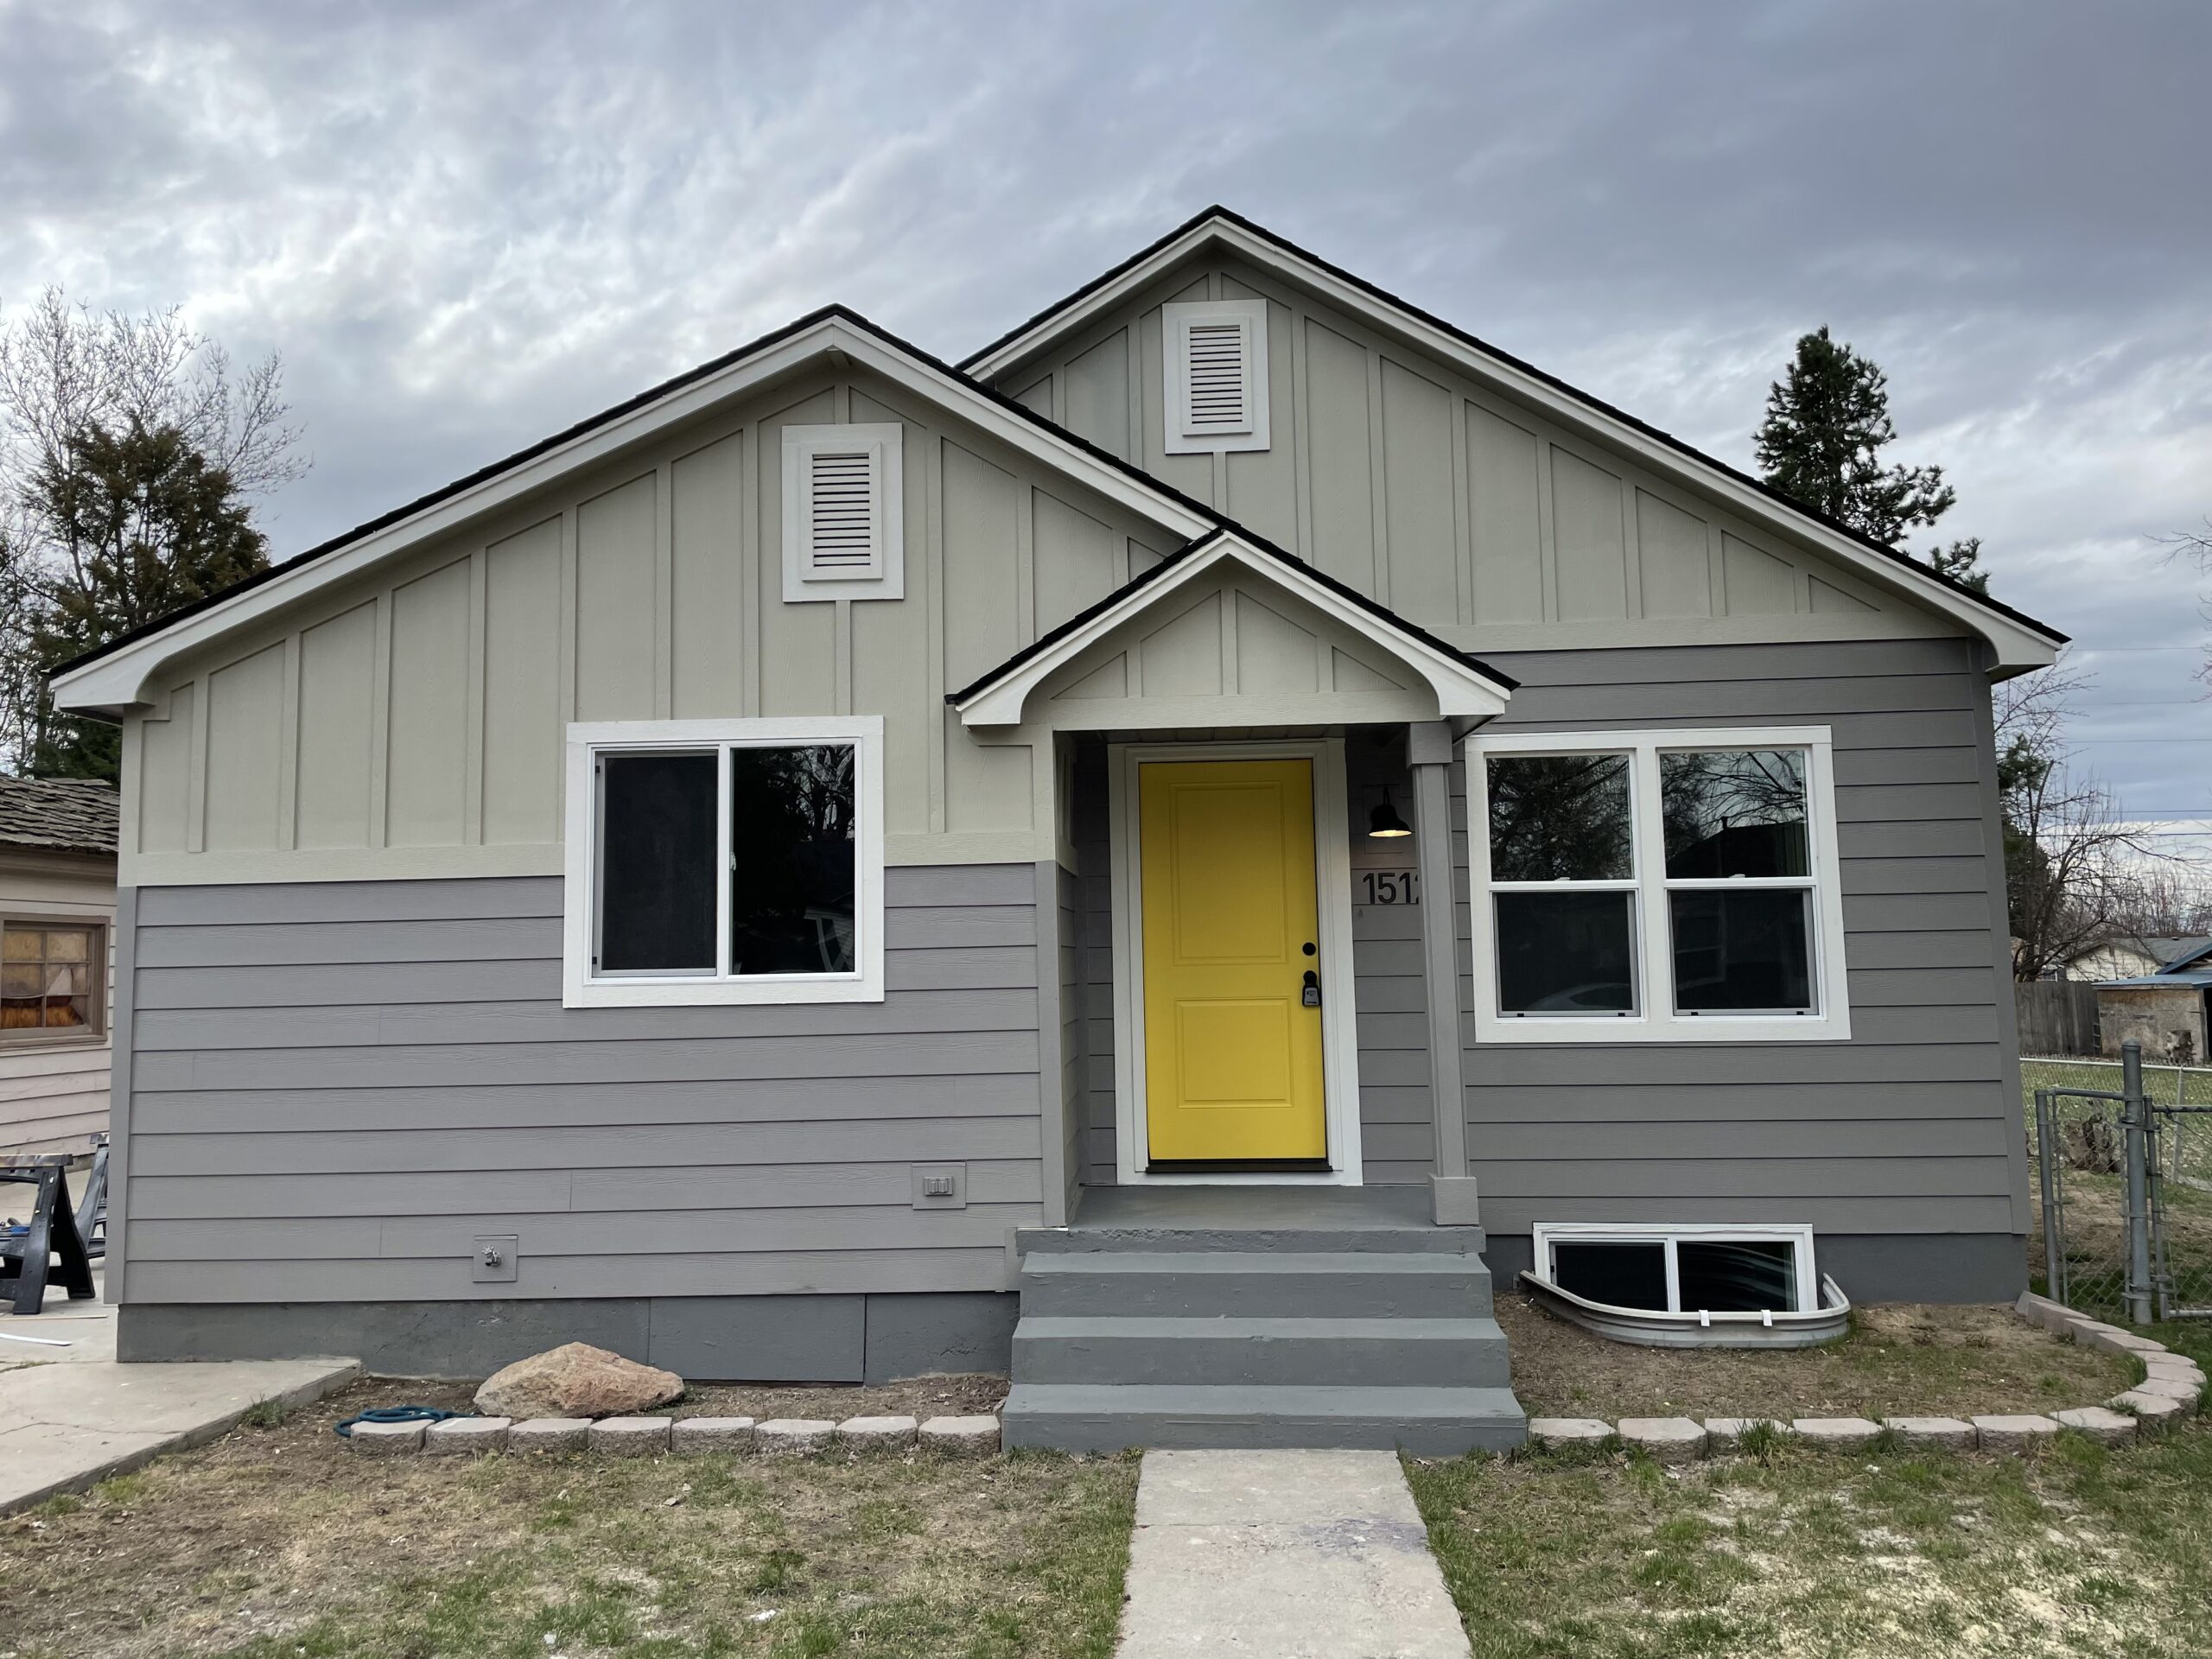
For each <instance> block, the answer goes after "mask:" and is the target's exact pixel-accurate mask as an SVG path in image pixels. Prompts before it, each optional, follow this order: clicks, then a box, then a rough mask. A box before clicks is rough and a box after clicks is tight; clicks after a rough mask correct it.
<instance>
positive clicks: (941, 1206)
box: [914, 1164, 968, 1210]
mask: <svg viewBox="0 0 2212 1659" xmlns="http://www.w3.org/2000/svg"><path fill="white" fill-rule="evenodd" d="M967 1207H968V1166H967V1165H965V1164H916V1165H915V1166H914V1208H915V1209H917V1210H965V1209H966V1208H967Z"/></svg>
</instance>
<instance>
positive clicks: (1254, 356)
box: [1160, 300, 1268, 455]
mask: <svg viewBox="0 0 2212 1659" xmlns="http://www.w3.org/2000/svg"><path fill="white" fill-rule="evenodd" d="M1203 322H1238V323H1242V324H1243V326H1244V339H1245V366H1246V369H1247V372H1248V373H1249V384H1248V385H1247V386H1246V388H1245V391H1246V395H1247V396H1248V397H1249V400H1250V401H1249V404H1248V410H1249V414H1250V415H1251V420H1250V421H1249V423H1248V424H1247V426H1246V428H1245V429H1244V430H1243V431H1242V432H1193V431H1192V430H1191V354H1190V337H1191V325H1192V324H1193V323H1203ZM1160 351H1161V353H1163V354H1164V356H1165V357H1166V362H1165V363H1164V364H1162V365H1161V372H1160V385H1161V388H1162V390H1163V392H1164V395H1165V397H1166V415H1165V418H1164V420H1163V423H1162V426H1161V429H1162V431H1163V432H1164V433H1165V434H1166V448H1167V453H1168V454H1171V455H1206V454H1216V453H1217V452H1218V453H1223V454H1230V453H1242V452H1244V451H1248V450H1257V449H1265V448H1267V447H1268V302H1266V301H1265V300H1185V301H1175V302H1169V303H1168V304H1166V305H1163V306H1161V307H1160Z"/></svg>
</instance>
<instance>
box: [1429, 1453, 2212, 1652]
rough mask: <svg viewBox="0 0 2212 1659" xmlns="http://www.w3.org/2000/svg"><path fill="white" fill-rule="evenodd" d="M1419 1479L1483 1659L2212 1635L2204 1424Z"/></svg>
mask: <svg viewBox="0 0 2212 1659" xmlns="http://www.w3.org/2000/svg"><path fill="white" fill-rule="evenodd" d="M1408 1474H1409V1477H1410V1478H1411V1479H1412V1481H1413V1485H1414V1496H1415V1498H1416V1499H1417V1501H1418V1502H1419V1503H1420V1505H1421V1513H1422V1516H1423V1517H1424V1519H1426V1520H1427V1522H1428V1525H1429V1536H1430V1541H1431V1542H1432V1544H1433V1546H1434V1548H1435V1550H1436V1554H1437V1557H1438V1560H1439V1561H1440V1563H1441V1564H1442V1566H1443V1568H1444V1573H1445V1580H1446V1583H1447V1584H1448V1585H1449V1586H1451V1589H1452V1595H1453V1597H1454V1598H1455V1599H1456V1600H1457V1601H1458V1603H1459V1609H1460V1613H1461V1617H1462V1618H1464V1620H1465V1624H1466V1628H1467V1632H1468V1636H1469V1638H1470V1640H1471V1643H1472V1645H1473V1649H1474V1653H1475V1656H1476V1659H1569V1656H1571V1659H1662V1656H1663V1659H1690V1656H1707V1659H1750V1656H1758V1659H1777V1656H1790V1659H1797V1656H1802V1659H1967V1656H1971V1659H2059V1656H2082V1659H2114V1656H2121V1655H2141V1656H2146V1659H2147V1656H2165V1655H2180V1654H2204V1653H2208V1652H2212V1593H2208V1590H2207V1583H2208V1580H2207V1578H2206V1569H2205V1561H2206V1559H2207V1552H2208V1550H2212V1428H2208V1427H2196V1426H2192V1427H2189V1428H2188V1429H2185V1430H2183V1431H2182V1432H2181V1433H2177V1434H2176V1435H2175V1436H2173V1437H2172V1438H2171V1439H2170V1440H2166V1441H2164V1443H2161V1444H2156V1445H2152V1446H2143V1447H2138V1448H2133V1449H2131V1450H2128V1451H2123V1452H2107V1451H2106V1450H2105V1449H2104V1448H2102V1447H2101V1446H2094V1445H2092V1444H2090V1443H2088V1442H2087V1441H2084V1440H2078V1439H2076V1438H2075V1437H2072V1436H2069V1437H2067V1438H2066V1439H2065V1440H2063V1441H2062V1442H2061V1443H2060V1444H2058V1445H2057V1446H2054V1447H2052V1448H2050V1450H2049V1451H2046V1452H2042V1453H2040V1454H2039V1455H2037V1456H2035V1457H2033V1458H2030V1459H2019V1458H2005V1457H1990V1456H1981V1455H1978V1454H1965V1453H1937V1454H1931V1455H1928V1456H1924V1457H1919V1458H1900V1457H1897V1456H1895V1455H1894V1454H1891V1453H1884V1452H1874V1453H1868V1454H1865V1455H1862V1456H1859V1457H1853V1458H1843V1457H1836V1456H1832V1455H1827V1454H1824V1453H1820V1452H1808V1451H1805V1450H1803V1449H1802V1448H1793V1447H1789V1446H1786V1445H1785V1446H1783V1447H1780V1448H1778V1449H1777V1450H1776V1451H1775V1452H1773V1453H1772V1454H1771V1456H1770V1457H1769V1458H1767V1459H1745V1458H1739V1459H1729V1460H1726V1461H1721V1462H1713V1463H1706V1464H1699V1465H1689V1466H1687V1467H1684V1468H1681V1469H1680V1470H1662V1468H1661V1467H1659V1465H1656V1464H1654V1463H1651V1462H1649V1461H1648V1460H1641V1459H1629V1458H1625V1457H1615V1458H1603V1459H1588V1458H1586V1457H1585V1458H1582V1459H1571V1458H1569V1459H1553V1458H1548V1457H1533V1458H1523V1459H1513V1460H1510V1461H1509V1460H1506V1459H1463V1460H1459V1461H1456V1462H1450V1463H1432V1464H1415V1465H1410V1467H1409V1469H1408Z"/></svg>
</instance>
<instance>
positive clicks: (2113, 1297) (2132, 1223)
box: [2020, 1058, 2212, 1322]
mask: <svg viewBox="0 0 2212 1659" xmlns="http://www.w3.org/2000/svg"><path fill="white" fill-rule="evenodd" d="M2139 1076H2140V1084H2139V1087H2140V1090H2141V1103H2140V1108H2139V1110H2136V1111H2131V1109H2130V1107H2129V1103H2128V1100H2127V1092H2128V1091H2127V1088H2126V1077H2125V1073H2124V1068H2123V1065H2122V1064H2121V1062H2120V1061H2117V1060H2085V1059H2073V1058H2069V1059H2024V1060H2022V1061H2021V1062H2020V1084H2021V1096H2022V1099H2021V1106H2022V1110H2023V1114H2024V1119H2025V1125H2024V1127H2025V1128H2026V1131H2027V1136H2028V1147H2029V1152H2030V1154H2031V1160H2032V1161H2033V1163H2034V1165H2035V1171H2036V1179H2035V1180H2034V1182H2033V1184H2032V1185H2033V1188H2034V1192H2033V1198H2034V1203H2035V1208H2036V1217H2035V1230H2034V1233H2033V1235H2032V1242H2031V1271H2032V1272H2033V1273H2034V1274H2036V1276H2037V1279H2038V1281H2039V1282H2040V1283H2041V1284H2042V1286H2043V1287H2044V1292H2045V1294H2049V1295H2050V1296H2052V1297H2055V1298H2056V1300H2060V1301H2063V1302H2065V1303H2066V1304H2067V1305H2068V1306H2072V1307H2078V1308H2081V1309H2082V1311H2084V1312H2086V1313H2096V1314H2098V1315H2100V1316H2101V1317H2104V1318H2107V1319H2135V1320H2136V1321H2137V1322H2141V1321H2143V1320H2145V1319H2151V1318H2157V1319H2187V1318H2212V1068H2207V1067H2204V1066H2186V1065H2162V1064H2147V1063H2146V1064H2144V1065H2142V1066H2141V1067H2140V1073H2139ZM2138 1122H2139V1124H2140V1135H2141V1158H2142V1173H2141V1176H2140V1178H2139V1186H2138V1188H2137V1190H2135V1191H2134V1192H2133V1197H2132V1198H2131V1182H2130V1177H2129V1160H2130V1153H2131V1139H2130V1129H2131V1126H2132V1125H2133V1124H2135V1123H2138Z"/></svg>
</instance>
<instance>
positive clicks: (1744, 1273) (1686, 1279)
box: [1675, 1239, 1797, 1313]
mask: <svg viewBox="0 0 2212 1659" xmlns="http://www.w3.org/2000/svg"><path fill="white" fill-rule="evenodd" d="M1675 1272H1676V1274H1679V1275H1680V1277H1681V1287H1682V1312H1684V1313H1695V1312H1697V1311H1698V1310H1699V1309H1700V1308H1701V1309H1703V1310H1704V1311H1705V1312H1707V1313H1758V1312H1759V1311H1760V1310H1761V1309H1762V1308H1775V1309H1778V1310H1781V1311H1783V1312H1789V1311H1792V1310H1795V1309H1796V1306H1797V1251H1796V1246H1794V1245H1792V1244H1789V1243H1787V1242H1785V1241H1783V1240H1782V1239H1771V1240H1760V1241H1741V1240H1739V1241H1736V1242H1732V1243H1729V1242H1722V1241H1717V1240H1716V1241H1707V1240H1696V1241H1693V1240H1690V1239H1683V1240H1682V1241H1681V1243H1677V1244H1676V1245H1675Z"/></svg>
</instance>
